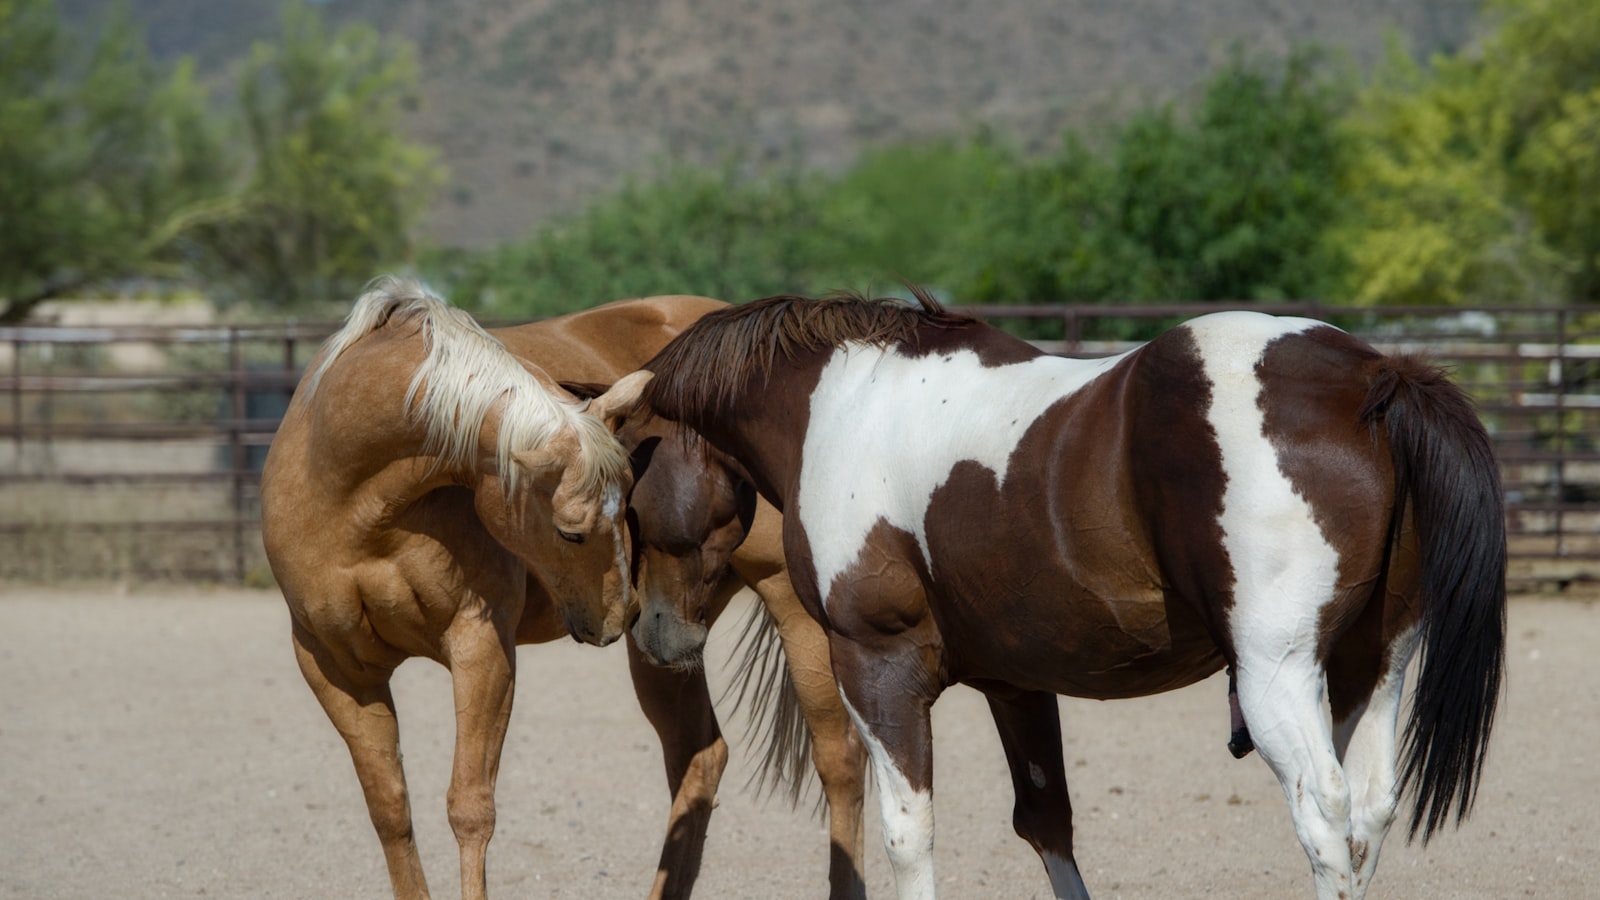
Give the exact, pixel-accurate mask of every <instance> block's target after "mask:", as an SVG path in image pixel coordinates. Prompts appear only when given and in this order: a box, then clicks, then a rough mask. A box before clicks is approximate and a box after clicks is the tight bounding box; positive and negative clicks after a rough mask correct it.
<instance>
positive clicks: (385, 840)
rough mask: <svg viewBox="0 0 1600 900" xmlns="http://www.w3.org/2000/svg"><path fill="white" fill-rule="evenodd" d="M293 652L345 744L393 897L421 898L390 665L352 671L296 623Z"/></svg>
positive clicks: (424, 888) (424, 887)
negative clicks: (355, 674)
mask: <svg viewBox="0 0 1600 900" xmlns="http://www.w3.org/2000/svg"><path fill="white" fill-rule="evenodd" d="M294 654H295V659H296V660H297V661H298V662H299V663H300V671H301V673H302V674H304V675H305V679H306V683H307V684H308V685H310V686H311V692H312V693H313V694H315V695H316V698H317V700H318V702H320V703H321V704H322V708H323V710H325V711H326V712H327V714H328V718H329V719H330V720H331V721H332V722H333V727H334V728H336V729H338V731H339V734H340V736H342V737H343V738H344V741H345V744H346V745H347V746H348V747H349V748H350V759H351V761H352V762H354V763H355V769H356V777H357V778H358V779H359V780H360V782H361V792H362V794H363V795H364V796H365V797H366V801H367V813H368V814H369V815H370V816H371V817H372V826H373V828H374V829H375V830H376V831H377V832H378V841H379V842H380V843H381V844H382V845H383V856H384V859H385V861H386V862H387V863H388V866H389V882H390V885H391V886H392V887H393V888H394V896H395V898H396V900H425V898H427V896H428V881H427V879H426V878H425V877H424V876H423V874H422V859H421V857H419V856H418V855H417V842H416V838H415V836H414V835H413V833H412V830H411V801H410V798H409V796H408V794H407V793H406V776H405V771H404V770H403V769H402V768H401V765H400V728H399V723H398V722H397V720H396V719H395V714H394V698H393V696H392V695H391V694H390V692H389V676H390V674H391V672H390V670H375V669H372V668H367V669H365V670H364V671H363V672H362V675H365V676H367V677H365V678H359V677H352V676H351V675H350V674H349V673H347V672H346V671H345V669H344V668H343V667H341V666H339V665H338V664H337V663H336V662H335V660H334V656H333V654H332V653H330V652H329V651H328V649H327V648H326V647H325V646H323V645H322V644H321V643H320V642H319V641H318V640H317V639H316V637H315V636H313V635H311V634H310V633H309V632H307V631H306V630H305V629H303V628H302V627H301V626H300V625H299V624H298V623H297V624H296V625H295V626H294Z"/></svg>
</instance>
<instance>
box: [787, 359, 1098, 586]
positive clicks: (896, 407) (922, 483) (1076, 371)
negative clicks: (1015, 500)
mask: <svg viewBox="0 0 1600 900" xmlns="http://www.w3.org/2000/svg"><path fill="white" fill-rule="evenodd" d="M1121 359H1122V357H1120V356H1119V357H1112V358H1110V359H1103V360H1074V359H1058V358H1056V357H1051V356H1043V357H1039V358H1037V359H1032V360H1028V361H1026V362H1022V363H1016V364H1014V365H1008V366H996V367H993V368H989V367H985V366H983V365H982V363H981V362H980V361H979V359H978V355H977V354H976V353H974V352H971V351H960V352H958V353H954V354H949V355H944V356H921V357H908V356H902V355H900V353H898V352H897V351H896V350H894V349H893V348H889V349H881V348H877V347H868V346H863V345H859V344H850V345H846V346H844V347H841V348H839V349H838V350H835V351H834V354H833V356H832V358H830V359H829V361H828V364H827V365H826V366H825V367H824V368H823V370H822V374H821V376H820V377H819V380H818V382H817V387H816V389H815V390H814V391H813V392H812V394H811V420H810V425H809V426H808V427H807V430H806V437H805V445H804V448H803V451H802V452H803V456H802V463H801V466H802V468H801V471H800V490H799V504H798V506H799V516H800V522H801V524H802V525H803V526H804V528H805V532H806V536H807V537H808V538H809V539H810V541H811V555H812V561H813V563H814V564H815V566H816V574H817V587H818V589H819V590H820V592H821V594H822V603H823V606H827V602H828V594H829V592H830V589H831V588H832V586H833V580H834V578H835V577H837V576H838V575H839V573H840V572H843V571H844V570H845V569H847V568H849V566H850V565H851V563H853V562H855V560H856V557H857V556H858V555H859V554H860V552H861V546H862V544H863V542H865V540H866V538H867V535H868V534H869V533H870V532H871V531H872V528H873V527H874V526H875V525H877V523H878V522H879V521H880V520H883V521H887V522H888V523H889V524H890V525H892V526H894V527H896V528H900V529H903V530H905V531H907V532H909V533H911V534H913V535H915V536H916V538H917V542H918V544H919V545H920V546H921V548H922V553H923V557H924V559H926V558H927V556H928V537H927V533H926V531H925V529H924V527H923V518H924V517H925V516H926V515H927V511H928V503H929V500H930V499H931V498H932V496H933V492H934V491H935V490H937V489H938V488H939V486H940V485H942V484H944V483H945V481H946V480H948V479H949V477H950V470H951V468H953V467H954V466H955V464H956V463H958V462H961V461H963V460H973V461H975V462H977V463H979V464H980V465H982V466H984V467H986V468H988V469H989V470H990V471H992V472H994V473H995V479H996V480H997V481H1000V482H1004V481H1005V477H1006V470H1007V468H1008V467H1009V465H1010V460H1011V453H1012V451H1013V450H1015V449H1016V446H1017V442H1018V441H1020V440H1021V439H1022V436H1023V434H1024V433H1025V432H1026V431H1027V430H1028V427H1029V426H1030V425H1032V424H1033V422H1034V420H1036V419H1038V418H1039V416H1041V415H1042V414H1043V413H1044V411H1045V410H1047V409H1049V408H1050V406H1051V405H1053V404H1054V403H1056V402H1057V401H1058V400H1060V399H1061V398H1063V397H1066V396H1068V395H1070V394H1072V393H1074V392H1076V391H1077V390H1078V389H1080V388H1082V387H1083V386H1084V385H1085V384H1088V383H1089V382H1090V381H1092V380H1094V378H1095V377H1096V376H1098V375H1099V374H1100V373H1102V372H1104V371H1106V370H1107V369H1109V368H1111V367H1112V366H1114V365H1115V364H1116V363H1117V362H1119V361H1120V360H1121Z"/></svg>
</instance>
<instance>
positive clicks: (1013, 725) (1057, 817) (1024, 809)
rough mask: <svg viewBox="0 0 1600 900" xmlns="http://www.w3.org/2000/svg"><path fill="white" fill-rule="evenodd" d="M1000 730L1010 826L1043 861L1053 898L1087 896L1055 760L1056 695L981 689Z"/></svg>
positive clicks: (1062, 774) (1063, 775)
mask: <svg viewBox="0 0 1600 900" xmlns="http://www.w3.org/2000/svg"><path fill="white" fill-rule="evenodd" d="M985 693H986V695H987V696H988V698H989V712H990V713H991V714H992V715H993V716H994V724H995V727H996V728H997V729H999V731H1000V743H1001V745H1002V746H1004V747H1005V751H1006V764H1007V765H1008V766H1010V768H1011V787H1012V789H1013V790H1014V791H1015V792H1016V805H1015V807H1014V808H1013V810H1012V813H1011V825H1012V827H1013V828H1015V829H1016V831H1017V834H1018V836H1020V837H1021V838H1022V839H1023V840H1025V841H1027V842H1028V843H1029V844H1030V845H1032V847H1033V849H1034V850H1035V851H1037V852H1038V854H1039V858H1040V859H1042V860H1043V861H1044V868H1045V872H1047V873H1048V874H1049V876H1050V887H1051V889H1052V890H1053V891H1054V893H1055V896H1056V897H1057V898H1059V900H1089V890H1088V888H1086V887H1084V884H1083V877H1082V876H1081V875H1080V874H1079V873H1078V861H1077V858H1076V857H1074V856H1073V853H1072V802H1071V800H1069V799H1068V797H1067V772H1066V768H1065V766H1064V765H1063V763H1062V759H1061V715H1060V712H1059V710H1058V708H1057V706H1056V696H1055V695H1054V694H1045V693H1038V692H1015V693H1012V692H996V693H989V692H985Z"/></svg>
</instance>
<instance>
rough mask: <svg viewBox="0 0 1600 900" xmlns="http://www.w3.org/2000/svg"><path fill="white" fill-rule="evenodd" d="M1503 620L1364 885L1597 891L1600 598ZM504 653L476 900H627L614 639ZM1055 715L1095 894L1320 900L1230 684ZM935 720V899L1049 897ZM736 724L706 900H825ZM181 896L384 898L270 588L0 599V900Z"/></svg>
mask: <svg viewBox="0 0 1600 900" xmlns="http://www.w3.org/2000/svg"><path fill="white" fill-rule="evenodd" d="M735 618H736V617H735V616H730V617H728V618H727V619H725V620H724V622H723V623H722V624H719V627H718V629H717V630H716V631H715V632H714V633H713V636H712V649H713V651H714V652H713V654H712V656H713V660H712V663H711V665H712V669H711V671H712V673H713V676H714V678H715V679H716V681H717V682H718V683H721V682H723V681H725V677H724V671H723V669H722V667H721V666H720V664H719V660H720V659H721V658H722V656H721V654H719V653H717V652H715V651H717V650H718V648H721V649H722V650H723V652H726V649H727V648H728V647H729V646H730V645H731V643H732V641H731V640H730V637H731V635H730V633H729V632H730V631H732V630H733V626H735V625H736V624H737V622H736V621H733V620H734V619H735ZM1510 622H1511V630H1510V664H1509V665H1510V672H1509V688H1508V694H1507V696H1506V703H1505V705H1504V707H1503V710H1504V712H1503V717H1502V719H1501V720H1500V728H1499V731H1498V733H1497V735H1496V742H1495V745H1494V749H1493V753H1492V756H1491V759H1490V762H1489V766H1488V769H1487V772H1486V776H1485V782H1484V785H1483V789H1482V793H1481V796H1480V799H1479V803H1478V807H1477V811H1476V813H1475V814H1474V816H1473V818H1472V819H1471V820H1470V821H1469V822H1468V824H1467V826H1466V827H1465V828H1464V829H1463V830H1461V831H1459V832H1449V833H1446V834H1444V835H1443V836H1442V837H1440V838H1438V839H1436V840H1435V841H1434V842H1433V844H1432V845H1431V846H1430V847H1428V848H1427V849H1426V850H1424V848H1422V847H1421V846H1419V845H1407V844H1406V843H1405V839H1404V835H1403V834H1401V833H1399V832H1398V831H1397V832H1396V833H1395V834H1394V835H1392V836H1391V840H1390V843H1389V845H1388V846H1387V847H1386V848H1385V851H1384V855H1383V862H1382V865H1381V866H1380V867H1379V871H1378V878H1377V883H1376V886H1375V888H1374V890H1373V892H1372V894H1371V896H1373V897H1383V898H1415V897H1430V898H1432V897H1493V898H1509V897H1526V896H1531V897H1574V898H1576V897H1586V896H1595V893H1594V891H1595V890H1596V887H1595V886H1596V885H1600V849H1597V841H1596V838H1595V832H1596V829H1597V826H1600V662H1597V658H1596V654H1595V647H1596V646H1597V643H1600V608H1597V607H1596V605H1595V604H1594V603H1593V602H1578V601H1574V600H1570V599H1564V600H1549V599H1534V598H1520V599H1518V600H1517V601H1515V602H1514V603H1513V605H1512V608H1511V613H1510ZM521 653H522V656H521V659H520V661H519V665H520V666H521V674H520V681H519V696H518V698H517V705H516V713H515V717H514V719H513V721H512V726H511V733H510V737H509V739H508V745H507V749H506V755H505V760H504V763H503V766H502V770H501V777H500V787H499V794H498V798H499V806H500V817H499V827H498V830H497V833H496V837H495V840H494V843H493V844H492V846H491V849H490V859H489V866H490V891H491V894H493V895H496V896H499V897H584V898H589V897H597V898H607V897H638V896H642V895H643V893H644V891H645V889H646V887H647V885H648V883H649V880H650V877H651V874H652V871H653V868H654V863H655V858H656V852H657V849H658V844H659V841H660V838H661V830H662V825H663V823H664V820H665V816H666V810H667V804H668V798H667V794H666V789H665V783H664V779H663V778H662V774H661V768H660V753H659V749H658V747H657V746H656V744H655V741H654V735H653V732H651V730H650V729H649V727H648V725H647V724H646V723H645V721H644V717H643V716H642V715H641V714H640V713H639V711H638V708H637V706H636V705H635V703H634V701H633V698H632V691H631V688H630V686H629V681H628V677H627V672H626V663H625V660H624V657H623V653H622V650H621V648H620V647H611V648H607V649H605V650H596V649H594V648H591V647H580V646H577V645H575V644H571V643H562V644H559V645H549V646H541V647H528V648H523V650H522V651H521ZM396 695H397V698H398V704H399V707H400V716H401V723H402V726H401V727H402V730H403V738H402V739H403V741H404V745H405V752H406V763H407V770H408V774H409V776H410V783H411V789H412V804H413V810H414V814H415V816H416V819H417V829H418V832H419V841H420V843H421V845H422V849H423V853H424V857H425V865H426V866H427V871H428V873H429V876H430V883H431V885H432V887H433V889H434V892H435V895H436V896H439V897H451V896H456V895H457V873H456V851H455V843H454V839H453V838H452V837H451V834H450V830H449V825H448V823H447V821H446V818H445V809H444V792H445V784H446V781H447V779H448V770H449V753H450V743H451V740H452V732H453V728H452V726H451V718H450V712H449V709H450V700H449V682H448V678H447V675H446V673H445V671H444V670H443V669H441V668H439V667H438V666H435V665H433V664H432V663H428V662H420V661H413V662H411V663H408V664H407V665H406V666H404V667H402V668H401V670H400V672H399V674H398V676H397V684H396ZM719 709H722V710H724V718H725V719H727V718H728V715H727V713H726V705H723V706H720V707H719ZM1062 710H1063V725H1064V728H1065V730H1066V733H1067V746H1066V757H1067V765H1068V770H1069V776H1070V778H1071V779H1072V791H1073V798H1074V802H1075V805H1076V810H1077V811H1076V822H1077V825H1078V857H1079V860H1080V862H1081V864H1082V867H1083V870H1084V875H1085V878H1086V880H1087V882H1088V884H1089V887H1090V890H1091V891H1093V892H1094V893H1095V896H1096V897H1098V898H1102V900H1104V898H1116V897H1162V898H1167V897H1199V896H1203V895H1207V894H1209V895H1211V896H1221V897H1247V898H1256V897H1259V898H1268V897H1272V898H1276V897H1290V896H1309V895H1310V878H1309V874H1308V866H1307V864H1306V860H1305V857H1304V855H1303V854H1302V852H1301V850H1300V848H1299V846H1298V844H1297V843H1296V842H1295V839H1294V835H1293V830H1292V828H1291V826H1290V823H1289V818H1288V810H1287V807H1286V804H1285V802H1284V798H1283V795H1282V793H1281V792H1280V790H1279V788H1278V786H1277V783H1276V782H1275V781H1274V780H1273V779H1272V777H1271V775H1270V774H1269V773H1268V771H1267V769H1266V766H1264V765H1263V764H1262V763H1261V762H1260V760H1259V759H1257V758H1256V757H1254V756H1251V757H1249V758H1247V759H1246V760H1244V761H1242V762H1236V761H1234V760H1233V759H1232V758H1231V757H1230V756H1229V755H1228V753H1227V751H1226V750H1225V748H1224V742H1225V740H1226V738H1227V715H1226V714H1227V706H1226V699H1225V682H1224V681H1221V680H1219V679H1211V680H1209V681H1207V682H1204V683H1202V684H1199V685H1195V686H1194V687H1191V688H1188V689H1185V690H1182V691H1177V692H1174V693H1171V694H1167V695H1163V696H1159V697H1152V698H1147V699H1142V700H1128V701H1120V702H1113V703H1095V702H1087V701H1075V700H1066V701H1063V702H1062ZM934 712H935V721H934V729H935V735H936V740H937V747H936V751H935V752H936V760H937V763H936V766H937V784H936V794H937V796H936V810H937V812H936V814H937V819H938V847H937V858H938V872H939V876H938V877H939V882H940V889H941V891H942V893H943V894H944V895H945V896H947V897H1019V898H1021V897H1046V896H1048V885H1047V884H1046V882H1045V879H1044V873H1043V869H1042V867H1041V866H1040V865H1039V862H1038V860H1037V858H1036V857H1035V856H1034V855H1033V853H1032V851H1030V850H1029V849H1028V848H1027V847H1026V845H1024V844H1023V843H1022V842H1021V841H1020V840H1018V839H1017V838H1016V837H1015V836H1014V835H1013V834H1012V833H1011V828H1010V796H1009V795H1010V786H1009V782H1008V780H1007V777H1006V773H1005V766H1004V761H1003V759H1002V756H1001V752H1000V749H999V744H998V741H997V739H996V738H995V736H994V733H993V728H992V726H991V725H990V723H989V722H988V719H987V716H986V713H985V708H984V705H983V703H982V700H981V698H980V697H979V695H977V694H976V693H974V692H972V691H970V690H967V689H964V688H956V689H952V690H951V691H949V692H948V693H946V695H945V696H944V698H943V699H942V700H941V701H940V702H939V704H938V706H936V707H935V711H934ZM741 733H742V729H741V728H740V727H739V726H738V724H737V723H736V724H735V725H733V726H732V727H730V735H731V736H732V737H733V739H734V741H735V749H734V760H733V763H732V765H731V766H730V769H729V773H728V776H727V778H726V779H725V781H724V791H723V796H722V799H721V804H720V806H719V809H718V811H717V813H716V816H715V818H714V819H713V822H712V832H711V837H710V841H709V843H708V848H707V854H706V862H705V868H704V871H703V874H702V877H701V881H700V885H699V888H700V892H699V895H700V896H705V897H752V898H753V897H778V896H781V897H821V896H825V895H826V887H827V886H826V859H827V855H826V853H827V851H826V835H825V830H824V828H823V826H822V824H821V823H820V822H819V821H818V820H817V819H816V818H814V817H812V816H810V815H809V814H808V813H809V806H806V807H804V808H802V809H801V810H800V811H798V812H796V811H791V810H790V809H789V807H788V805H787V803H785V802H783V801H779V800H770V801H768V800H762V799H761V798H758V797H754V796H752V795H751V794H750V793H748V792H745V791H743V790H741V786H742V785H743V784H744V780H745V778H746V777H747V776H748V774H749V771H750V769H749V760H750V757H751V755H752V754H751V753H749V752H746V751H745V750H744V749H743V747H742V746H740V745H739V743H738V741H739V739H740V737H741ZM872 804H875V800H871V799H869V805H872ZM868 829H869V830H868V860H867V862H868V869H867V879H868V885H869V889H870V891H871V893H872V895H873V896H875V897H885V896H892V894H893V885H892V879H891V875H890V872H889V869H888V863H887V861H886V859H885V857H884V855H883V851H882V849H881V845H880V844H879V839H878V836H877V832H876V829H877V819H876V815H875V813H874V812H869V817H868ZM194 896H204V897H230V898H231V897H239V898H258V897H260V898H267V897H291V898H321V897H341V898H342V897H374V898H381V897H387V896H388V883H387V879H386V876H385V874H384V869H383V863H382V858H381V854H380V852H379V850H378V846H377V841H376V839H375V838H374V837H373V835H372V832H371V827H370V825H369V824H368V822H367V818H366V813H365V810H364V808H363V806H362V803H361V798H360V793H359V791H358V788H357V785H356V781H355V778H354V775H353V773H352V771H351V769H350V762H349V758H348V756H347V754H346V753H345V750H344V747H343V745H342V744H341V743H340V742H339V741H338V739H337V737H336V736H335V734H334V731H333V728H332V727H331V726H330V725H329V724H328V722H327V720H326V719H325V718H324V717H323V714H322V711H321V709H320V708H319V707H318V706H317V705H316V703H315V701H314V700H313V699H312V697H311V694H310V692H309V691H308V690H307V689H306V688H305V686H304V684H303V682H302V681H301V679H300V676H299V673H298V671H297V670H296V669H295V667H294V663H293V660H292V657H291V653H290V650H289V644H288V616H287V613H286V612H285V610H284V607H283V604H282V602H281V600H280V599H279V598H278V597H277V596H276V595H275V594H271V593H265V592H248V591H210V592H207V591H199V590H196V589H192V588H181V589H171V590H165V591H156V590H154V589H149V588H146V589H140V590H137V591H134V592H132V593H122V592H118V591H115V590H111V589H107V590H101V591H95V590H84V589H55V588H51V589H44V588H20V587H16V586H5V587H0V897H4V898H57V897H59V898H109V897H132V898H142V897H194Z"/></svg>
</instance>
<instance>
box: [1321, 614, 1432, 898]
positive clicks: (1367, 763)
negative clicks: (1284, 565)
mask: <svg viewBox="0 0 1600 900" xmlns="http://www.w3.org/2000/svg"><path fill="white" fill-rule="evenodd" d="M1415 637H1416V632H1415V631H1411V632H1409V633H1408V634H1406V635H1405V636H1404V637H1402V638H1401V639H1400V640H1398V641H1395V642H1394V643H1392V644H1391V645H1390V647H1389V655H1388V657H1387V659H1388V667H1387V670H1386V671H1382V672H1377V673H1376V675H1377V679H1378V680H1377V683H1376V685H1375V686H1372V688H1371V693H1370V694H1368V695H1367V696H1365V697H1363V696H1360V695H1361V694H1362V693H1364V691H1363V687H1364V686H1365V685H1370V684H1371V683H1372V682H1371V677H1372V676H1371V675H1368V676H1367V677H1365V678H1362V677H1359V675H1357V674H1356V673H1353V672H1347V671H1346V667H1345V666H1344V665H1343V664H1342V662H1341V660H1340V658H1339V657H1338V656H1337V653H1336V655H1335V656H1334V658H1332V659H1330V660H1329V663H1328V693H1329V700H1330V701H1331V703H1332V707H1333V717H1334V722H1333V738H1334V744H1335V747H1336V748H1337V750H1338V752H1339V758H1340V760H1341V761H1342V763H1343V765H1344V773H1345V779H1346V780H1347V781H1348V782H1349V784H1350V857H1351V866H1352V868H1353V869H1354V872H1355V885H1354V887H1353V889H1352V890H1351V896H1352V898H1354V900H1360V898H1361V897H1363V896H1365V895H1366V892H1367V888H1368V887H1370V886H1371V884H1372V875H1373V873H1374V872H1375V871H1376V870H1377V868H1378V851H1379V850H1380V849H1381V848H1382V847H1383V839H1384V836H1385V835H1387V834H1388V833H1389V826H1390V825H1391V824H1393V822H1394V817H1395V807H1396V805H1397V803H1398V800H1399V796H1398V792H1397V786H1396V782H1397V779H1396V776H1395V761H1396V756H1397V755H1398V746H1397V743H1396V740H1395V735H1396V730H1397V728H1398V719H1399V715H1400V698H1401V694H1402V692H1403V690H1404V687H1405V671H1406V663H1407V661H1408V660H1409V659H1410V658H1411V651H1412V648H1413V647H1414V646H1415V643H1416V641H1415ZM1363 668H1365V667H1363ZM1350 676H1356V677H1350Z"/></svg>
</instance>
